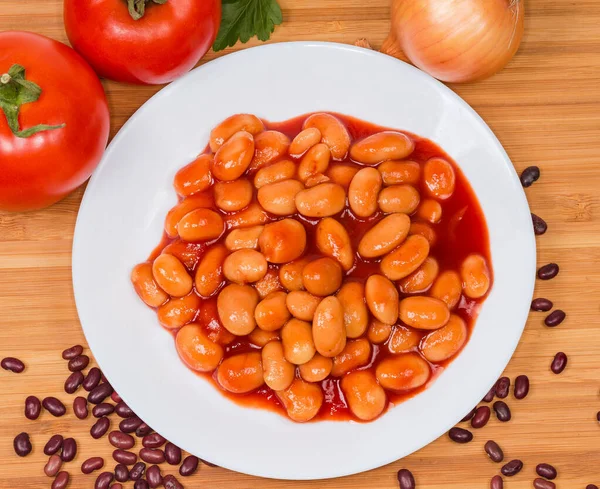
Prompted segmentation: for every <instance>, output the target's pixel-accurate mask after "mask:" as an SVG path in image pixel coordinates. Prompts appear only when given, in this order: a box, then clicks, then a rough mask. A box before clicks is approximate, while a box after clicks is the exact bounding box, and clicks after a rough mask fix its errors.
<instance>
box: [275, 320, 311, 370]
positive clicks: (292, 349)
mask: <svg viewBox="0 0 600 489" xmlns="http://www.w3.org/2000/svg"><path fill="white" fill-rule="evenodd" d="M281 343H282V345H283V353H284V355H285V359H286V360H287V361H288V362H290V363H293V364H294V365H302V364H303V363H306V362H308V361H309V360H310V359H311V358H312V357H314V356H315V353H316V349H315V343H314V341H313V334H312V328H311V325H310V323H307V322H306V321H301V320H299V319H295V318H293V319H290V320H289V321H288V322H287V323H285V325H284V326H283V328H282V329H281Z"/></svg>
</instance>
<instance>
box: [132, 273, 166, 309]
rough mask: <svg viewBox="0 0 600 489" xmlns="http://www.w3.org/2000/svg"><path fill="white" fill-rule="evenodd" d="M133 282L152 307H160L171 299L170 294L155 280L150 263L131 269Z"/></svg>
mask: <svg viewBox="0 0 600 489" xmlns="http://www.w3.org/2000/svg"><path fill="white" fill-rule="evenodd" d="M131 282H132V284H133V288H134V289H135V291H136V293H137V295H138V296H139V297H140V299H142V300H143V301H144V302H145V303H146V304H147V305H149V306H150V307H158V306H160V305H162V304H164V303H165V302H167V300H168V299H169V295H168V294H167V293H166V292H165V291H164V290H162V289H161V288H160V287H159V285H158V284H157V283H156V280H154V275H153V274H152V265H151V264H150V263H140V264H139V265H136V266H135V267H134V269H133V270H132V271H131Z"/></svg>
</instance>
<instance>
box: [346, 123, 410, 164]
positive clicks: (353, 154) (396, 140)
mask: <svg viewBox="0 0 600 489" xmlns="http://www.w3.org/2000/svg"><path fill="white" fill-rule="evenodd" d="M414 149H415V143H413V141H412V139H410V138H409V137H408V136H407V135H406V134H402V133H401V132H394V131H382V132H378V133H377V134H373V135H372V136H368V137H366V138H364V139H362V140H360V141H358V142H356V143H354V144H353V145H352V148H350V158H352V159H353V160H354V161H358V162H359V163H364V164H365V165H377V164H379V163H381V162H382V161H387V160H401V159H402V158H406V157H407V156H408V155H409V154H411V153H412V152H413V150H414Z"/></svg>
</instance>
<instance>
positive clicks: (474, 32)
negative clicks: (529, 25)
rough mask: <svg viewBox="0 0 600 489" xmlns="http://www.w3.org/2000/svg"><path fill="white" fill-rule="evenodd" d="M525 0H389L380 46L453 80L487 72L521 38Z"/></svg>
mask: <svg viewBox="0 0 600 489" xmlns="http://www.w3.org/2000/svg"><path fill="white" fill-rule="evenodd" d="M524 12H525V5H524V0H393V2H392V28H391V31H390V35H389V37H388V38H387V39H386V41H385V42H384V43H383V47H382V48H381V52H383V53H385V54H389V55H390V56H394V57H395V58H398V59H401V60H403V61H409V62H410V63H412V64H414V65H415V66H417V67H418V68H420V69H421V70H423V71H425V72H426V73H429V74H430V75H431V76H433V77H435V78H437V79H439V80H442V81H445V82H453V83H465V82H471V81H475V80H481V79H483V78H487V77H489V76H491V75H493V74H494V73H497V72H498V71H500V70H501V69H502V68H504V67H505V66H506V65H507V64H508V62H509V61H510V60H511V59H512V57H513V56H514V55H515V53H516V52H517V50H518V49H519V45H520V44H521V39H522V37H523V29H524Z"/></svg>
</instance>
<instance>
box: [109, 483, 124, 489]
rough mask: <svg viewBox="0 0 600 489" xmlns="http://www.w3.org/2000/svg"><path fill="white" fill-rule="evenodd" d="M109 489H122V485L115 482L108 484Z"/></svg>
mask: <svg viewBox="0 0 600 489" xmlns="http://www.w3.org/2000/svg"><path fill="white" fill-rule="evenodd" d="M110 489H123V486H122V485H121V484H118V483H117V484H113V485H112V486H110Z"/></svg>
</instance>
